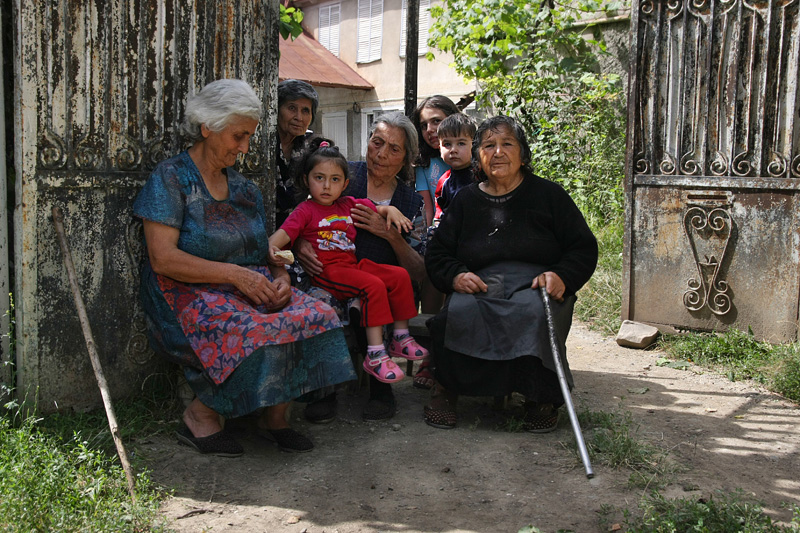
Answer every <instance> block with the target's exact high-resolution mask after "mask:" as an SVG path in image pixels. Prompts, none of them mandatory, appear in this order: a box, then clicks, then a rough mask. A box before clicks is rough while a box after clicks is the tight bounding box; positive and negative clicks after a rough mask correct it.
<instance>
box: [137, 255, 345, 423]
mask: <svg viewBox="0 0 800 533" xmlns="http://www.w3.org/2000/svg"><path fill="white" fill-rule="evenodd" d="M250 268H252V269H253V270H255V271H257V272H260V273H262V274H263V275H265V276H266V277H267V278H269V279H270V280H272V275H271V274H270V272H269V269H267V268H265V267H250ZM141 292H142V294H141V296H142V302H143V305H144V309H145V315H146V317H147V323H148V333H149V336H150V341H151V345H152V346H153V348H154V350H155V351H156V352H158V353H161V354H162V355H164V356H166V357H167V358H168V359H170V360H172V361H174V362H177V363H179V364H181V365H183V366H184V367H186V368H185V374H186V376H187V380H188V381H189V383H190V385H191V386H192V388H193V390H194V391H195V393H196V394H197V395H198V397H199V398H200V400H201V401H202V402H203V403H204V404H206V405H208V406H209V407H211V408H213V409H215V410H216V411H217V412H219V413H220V414H222V415H224V416H228V417H230V416H241V415H243V414H247V413H249V412H252V411H253V410H255V409H257V408H259V407H266V406H269V405H276V404H278V403H283V402H286V401H290V400H292V399H294V398H297V397H298V396H300V395H302V394H305V393H307V392H310V391H314V390H316V389H319V388H322V387H325V386H328V385H335V384H337V383H341V382H343V381H348V380H352V379H355V373H354V371H353V365H352V362H351V359H350V354H349V352H348V350H347V344H346V342H345V339H344V335H343V333H342V329H341V324H340V323H339V320H338V318H337V317H336V313H335V312H334V311H333V310H332V309H331V308H330V307H329V306H328V305H326V304H324V303H323V302H320V301H318V300H315V299H314V298H311V297H310V296H308V295H306V294H305V293H303V292H300V291H298V290H296V289H292V297H291V300H290V302H289V303H288V304H287V306H286V307H284V308H283V309H281V310H280V311H277V312H270V311H268V310H266V309H265V308H264V307H263V306H254V305H253V304H252V303H251V302H250V301H249V300H248V299H247V298H246V297H245V296H244V295H243V294H242V293H240V292H239V291H238V290H236V289H235V287H233V286H231V285H221V284H199V283H197V284H195V283H181V282H177V281H175V280H173V279H171V278H167V277H165V276H160V275H157V274H155V273H154V272H153V271H152V269H151V268H150V265H149V264H146V265H145V267H144V268H143V270H142V288H141Z"/></svg>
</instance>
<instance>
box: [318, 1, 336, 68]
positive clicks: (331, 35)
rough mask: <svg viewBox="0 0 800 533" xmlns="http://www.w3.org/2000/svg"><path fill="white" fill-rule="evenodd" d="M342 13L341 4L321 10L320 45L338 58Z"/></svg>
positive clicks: (323, 7) (321, 8) (331, 5)
mask: <svg viewBox="0 0 800 533" xmlns="http://www.w3.org/2000/svg"><path fill="white" fill-rule="evenodd" d="M340 13H341V4H329V5H327V6H322V7H320V8H319V39H318V40H319V43H320V44H321V45H322V46H324V47H325V48H327V50H328V52H330V53H332V54H333V55H335V56H336V57H339V14H340Z"/></svg>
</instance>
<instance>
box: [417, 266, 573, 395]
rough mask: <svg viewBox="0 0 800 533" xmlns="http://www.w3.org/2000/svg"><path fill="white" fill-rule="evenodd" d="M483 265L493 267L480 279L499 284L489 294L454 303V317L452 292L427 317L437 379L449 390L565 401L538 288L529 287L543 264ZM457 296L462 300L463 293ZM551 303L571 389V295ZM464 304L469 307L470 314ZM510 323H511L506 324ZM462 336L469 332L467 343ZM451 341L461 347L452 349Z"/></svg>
mask: <svg viewBox="0 0 800 533" xmlns="http://www.w3.org/2000/svg"><path fill="white" fill-rule="evenodd" d="M503 266H505V267H509V266H510V267H511V268H503ZM529 268H532V269H533V270H528V269H529ZM487 270H491V272H484V271H481V272H477V274H478V275H479V276H481V278H482V279H484V280H487V279H489V278H490V277H493V279H494V280H498V279H499V280H500V281H499V283H500V284H501V285H502V287H501V288H499V289H498V288H496V287H495V288H494V290H490V291H489V293H488V295H487V294H480V295H476V300H477V304H476V305H472V304H468V305H467V306H464V305H455V306H454V308H457V309H459V312H458V314H457V315H454V316H452V317H451V316H450V312H451V305H450V304H451V300H453V297H452V295H451V297H448V299H447V301H446V302H445V305H444V307H443V308H442V310H441V311H440V312H439V313H438V314H437V315H436V316H434V317H433V318H431V319H430V320H429V321H428V328H429V330H430V332H431V343H432V345H431V357H432V358H433V362H434V365H435V376H436V380H437V381H438V382H439V383H440V384H441V385H442V386H443V387H445V388H446V389H448V390H449V391H451V392H455V393H457V394H463V395H466V396H506V395H508V394H510V393H512V392H517V393H520V394H522V395H524V396H525V397H526V398H527V399H528V400H531V401H536V402H540V403H553V404H556V405H561V404H563V396H562V393H561V388H560V385H559V383H558V376H557V374H556V372H555V363H554V360H553V353H552V350H551V348H550V342H549V329H548V326H547V317H546V316H545V313H544V307H543V305H542V303H541V298H540V296H539V291H538V290H536V291H534V290H532V289H531V288H530V283H531V281H532V280H533V278H534V277H535V274H536V273H538V272H542V271H543V270H544V269H543V268H542V267H537V266H534V265H524V267H523V265H521V264H519V263H515V264H513V265H502V266H500V268H499V269H498V268H497V266H495V267H492V268H490V269H487ZM503 271H505V272H503ZM523 271H524V272H523ZM536 271H538V272H536ZM498 274H499V275H498ZM495 283H498V282H497V281H495ZM490 289H492V284H490ZM459 298H462V299H463V295H459ZM551 304H552V305H551V307H552V309H553V315H554V316H553V318H554V324H555V329H556V337H557V340H558V344H559V351H560V355H561V362H562V365H563V367H564V371H565V374H566V378H567V382H568V384H569V386H570V388H571V387H572V375H571V373H570V371H569V365H568V364H567V360H566V339H567V335H568V334H569V330H570V326H571V324H572V310H573V308H574V304H575V296H574V295H571V296H568V297H566V298H565V299H564V302H561V303H557V302H552V301H551ZM509 306H513V312H509ZM465 309H468V310H470V311H471V312H469V313H468V316H465V314H464V311H465ZM473 310H474V311H473ZM495 310H496V313H495ZM476 317H477V318H476ZM448 320H454V321H458V322H456V323H454V324H450V328H449V329H450V331H449V333H448ZM509 322H512V323H513V327H509ZM465 323H467V324H469V326H470V328H469V330H464V328H463V327H462V326H463V325H464V324H465ZM454 326H456V327H454ZM454 331H456V332H458V338H454V335H453V333H454ZM470 332H471V333H470ZM465 336H466V337H469V338H468V339H467V342H464V337H465ZM491 337H493V338H491ZM507 337H508V338H507ZM511 337H513V338H511ZM454 346H459V347H461V348H460V349H458V350H456V349H453V347H454ZM464 352H469V353H464Z"/></svg>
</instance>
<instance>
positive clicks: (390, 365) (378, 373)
mask: <svg viewBox="0 0 800 533" xmlns="http://www.w3.org/2000/svg"><path fill="white" fill-rule="evenodd" d="M363 366H364V370H366V371H367V373H368V374H369V375H371V376H374V377H375V379H377V380H378V381H382V382H383V383H396V382H398V381H400V380H401V379H403V378H404V377H406V374H405V372H403V369H401V368H400V367H399V366H397V364H396V363H395V362H394V361H392V360H391V359H390V358H389V356H388V355H387V354H386V352H383V355H381V356H379V357H375V358H372V357H370V356H369V355H367V357H365V358H364V365H363Z"/></svg>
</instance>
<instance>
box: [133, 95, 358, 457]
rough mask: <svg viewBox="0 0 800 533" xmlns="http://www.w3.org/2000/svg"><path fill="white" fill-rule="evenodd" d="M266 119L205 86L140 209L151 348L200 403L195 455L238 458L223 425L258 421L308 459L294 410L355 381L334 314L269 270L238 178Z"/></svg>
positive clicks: (252, 208) (184, 438)
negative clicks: (305, 399) (289, 413)
mask: <svg viewBox="0 0 800 533" xmlns="http://www.w3.org/2000/svg"><path fill="white" fill-rule="evenodd" d="M260 117H261V100H260V99H259V98H258V96H256V94H255V92H254V91H253V89H252V88H251V87H250V86H249V85H248V84H247V83H245V82H243V81H241V80H218V81H214V82H211V83H209V84H208V85H206V86H205V87H204V88H203V89H202V90H201V91H200V92H199V93H198V94H196V95H194V96H192V97H191V98H190V99H189V101H188V103H187V104H186V118H185V121H184V124H183V125H182V129H183V131H184V133H185V135H186V136H187V137H188V139H189V140H191V141H192V142H193V144H192V146H191V147H190V148H189V149H188V150H186V151H184V152H182V153H180V154H178V155H176V156H174V157H171V158H169V159H167V160H165V161H162V162H161V163H159V164H158V165H157V166H156V168H155V169H154V170H153V173H152V174H151V175H150V178H149V179H148V180H147V183H146V184H145V186H144V188H143V189H142V191H141V192H140V193H139V195H138V196H137V198H136V202H135V203H134V206H133V212H134V215H135V216H136V217H138V218H141V219H142V222H143V225H144V236H145V245H146V249H147V256H146V257H147V260H146V261H145V263H144V265H143V267H142V275H141V278H142V284H141V290H140V295H141V298H142V302H143V306H144V310H145V316H146V319H147V327H148V334H149V339H150V343H151V346H152V347H153V349H154V350H155V351H156V352H158V353H159V354H161V355H163V356H164V357H166V358H167V359H169V360H170V361H173V362H177V363H178V364H180V365H182V366H183V367H184V375H185V377H186V380H187V381H188V383H189V385H190V386H191V387H192V389H193V390H194V392H195V394H196V397H195V399H194V400H193V401H192V402H191V403H190V404H189V406H188V407H187V408H186V410H185V411H184V413H183V422H184V424H185V425H184V427H182V428H181V429H180V430H179V431H178V440H179V441H180V442H181V443H183V444H186V445H188V446H191V447H192V448H194V449H195V450H197V451H199V452H200V453H209V454H214V455H221V456H238V455H241V454H242V451H243V449H242V447H241V445H240V444H239V443H238V442H236V441H235V440H234V439H233V437H231V436H230V435H229V434H227V433H225V432H223V430H222V426H221V423H220V416H222V417H225V418H234V417H240V416H243V415H247V414H249V413H253V412H258V414H259V416H258V418H257V422H256V432H257V433H258V434H259V435H261V436H263V437H264V438H266V439H269V440H271V441H275V442H276V443H277V444H278V446H279V447H280V448H281V449H283V450H286V451H295V452H303V451H309V450H311V449H312V448H313V444H312V442H311V441H310V440H309V439H308V438H307V437H305V436H303V435H301V434H300V433H298V432H297V431H295V430H293V429H291V428H290V427H289V425H288V423H287V420H286V410H287V407H288V406H289V403H290V402H291V401H292V400H293V399H295V398H297V397H299V396H301V395H303V394H305V393H307V392H310V391H314V390H317V389H320V388H322V387H326V386H330V385H335V384H337V383H341V382H343V381H348V380H351V379H353V378H354V377H355V373H354V372H353V366H352V362H351V360H350V355H349V353H348V350H347V345H346V342H345V340H344V335H343V334H342V330H341V325H340V323H339V320H338V318H337V317H336V313H335V312H334V311H333V310H332V309H331V308H330V307H329V306H327V305H325V304H323V303H322V302H319V301H317V300H315V299H313V298H311V297H309V296H307V295H306V294H304V293H302V292H300V291H297V290H296V289H293V288H292V287H291V284H290V282H289V276H288V274H287V272H286V270H285V269H284V268H283V267H272V266H267V262H266V260H267V257H268V254H269V241H268V234H267V214H266V212H265V210H264V202H263V199H262V197H261V193H260V191H259V189H258V187H256V185H255V184H254V183H252V182H251V181H249V180H247V179H246V178H245V177H244V176H242V175H241V174H239V173H238V172H237V171H236V170H234V169H233V168H232V167H233V165H234V164H235V163H236V159H237V157H238V156H239V154H246V153H247V152H248V149H249V143H250V138H251V137H252V135H253V134H254V133H255V130H256V127H257V125H258V121H259V119H260Z"/></svg>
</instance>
